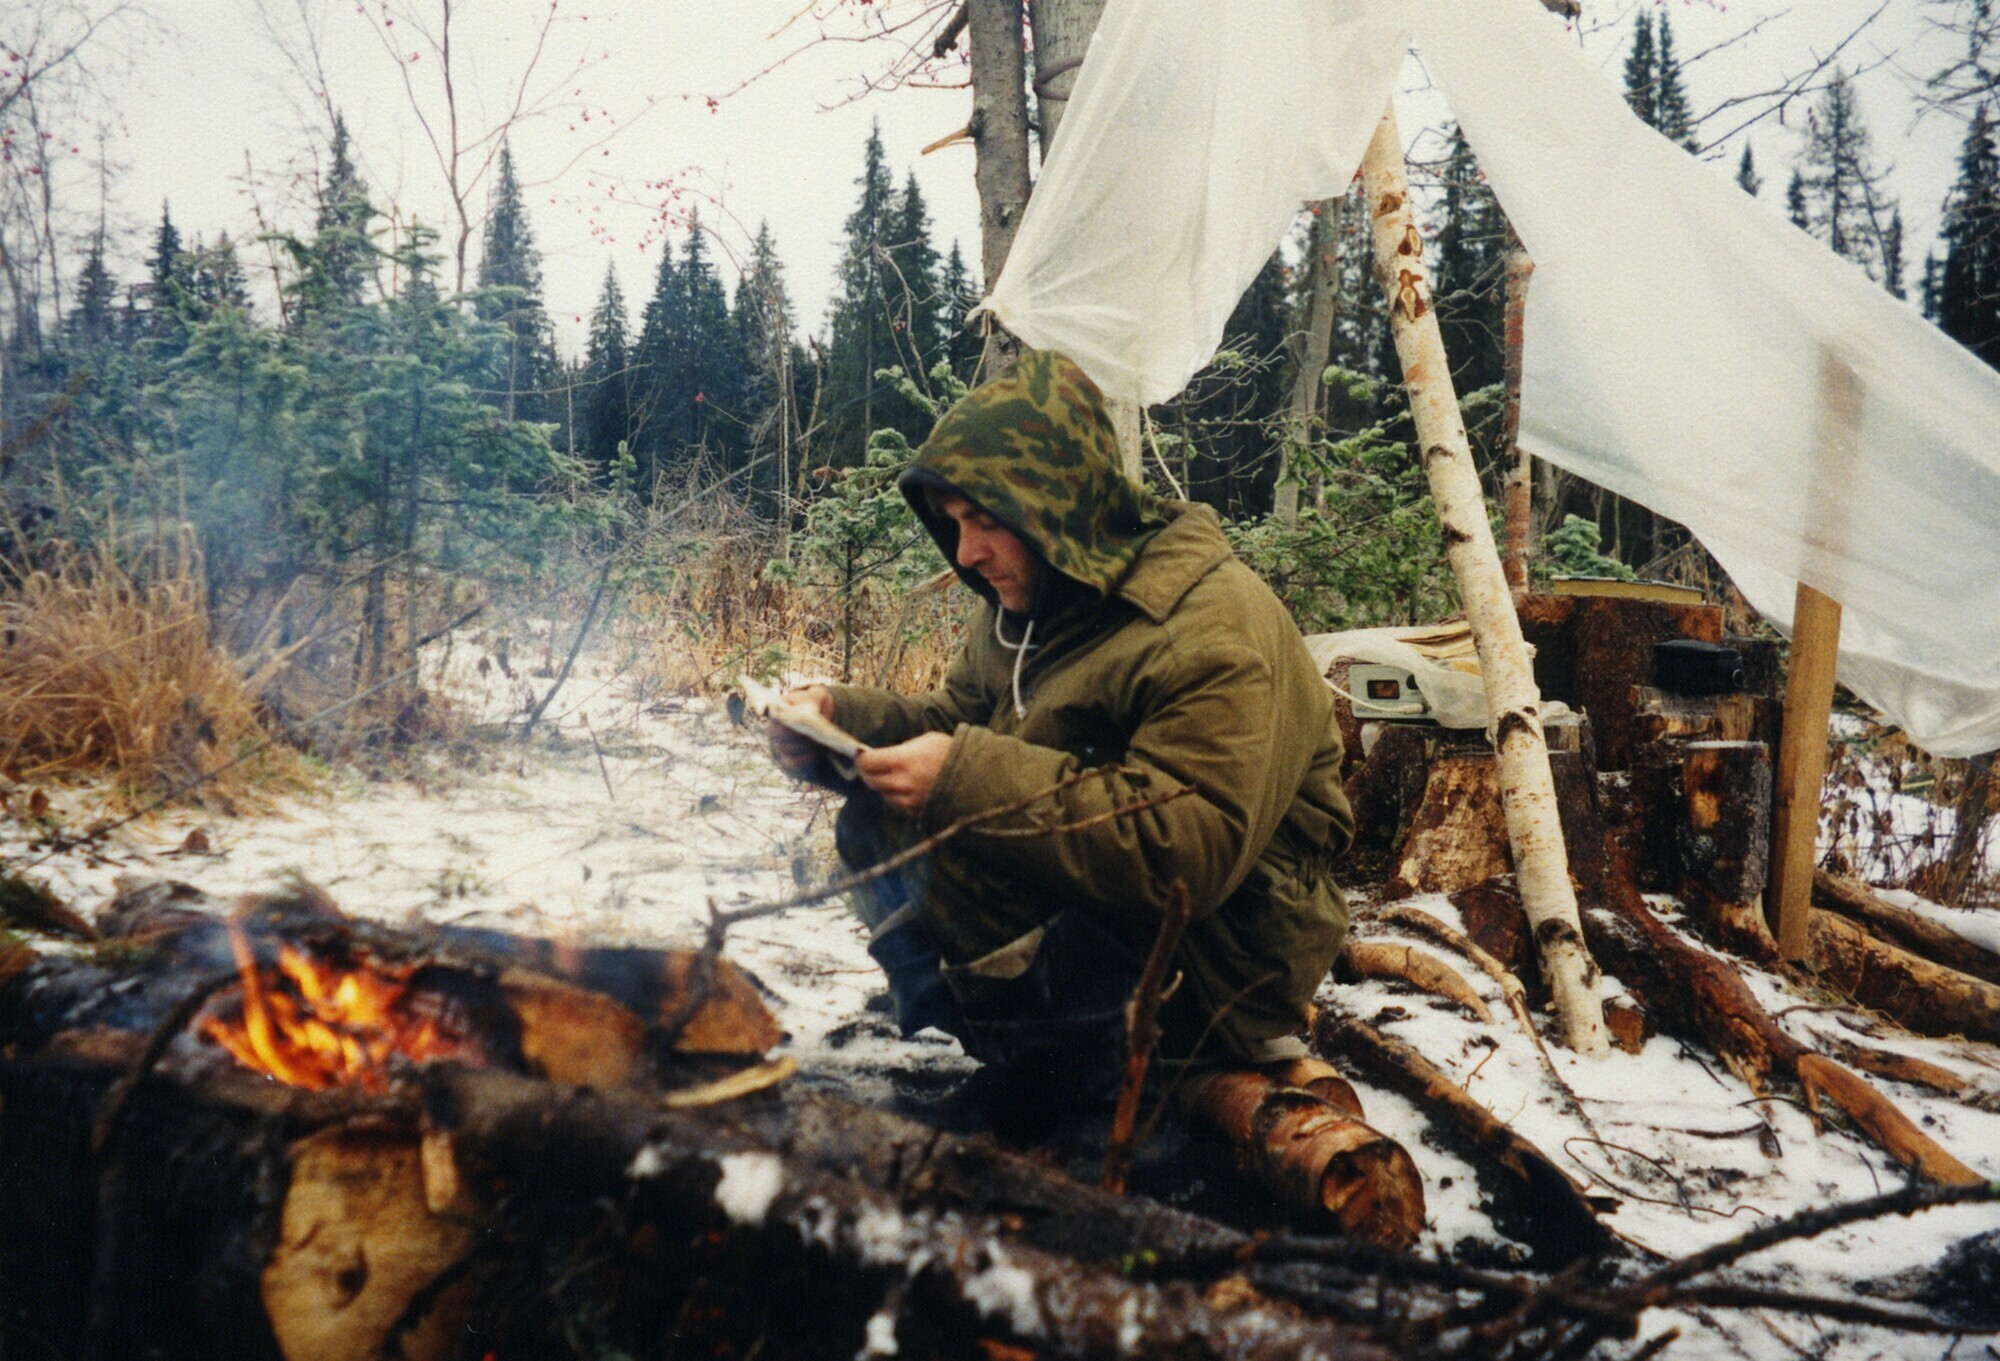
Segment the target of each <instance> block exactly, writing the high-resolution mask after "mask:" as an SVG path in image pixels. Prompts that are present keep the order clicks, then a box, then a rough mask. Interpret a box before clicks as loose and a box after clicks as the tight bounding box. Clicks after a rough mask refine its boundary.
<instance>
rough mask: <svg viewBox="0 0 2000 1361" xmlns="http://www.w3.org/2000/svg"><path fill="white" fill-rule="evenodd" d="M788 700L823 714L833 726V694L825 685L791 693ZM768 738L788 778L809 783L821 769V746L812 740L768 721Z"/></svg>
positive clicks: (766, 733)
mask: <svg viewBox="0 0 2000 1361" xmlns="http://www.w3.org/2000/svg"><path fill="white" fill-rule="evenodd" d="M785 698H786V699H788V700H790V701H791V702H792V703H793V704H796V705H799V706H800V707H801V708H805V709H817V710H819V712H820V714H821V715H822V716H823V717H825V718H826V719H827V720H828V721H829V722H831V721H832V719H833V691H831V690H829V689H827V688H826V687H825V686H824V685H808V686H807V687H805V689H803V690H787V691H786V692H785ZM764 735H765V736H766V737H769V738H770V739H771V755H772V756H773V757H775V758H776V759H777V762H778V765H779V767H780V768H781V769H782V770H784V772H785V773H786V774H788V775H792V776H794V777H796V778H798V779H801V780H809V779H811V778H812V777H813V775H814V773H815V772H816V771H817V770H818V769H819V756H820V746H819V743H817V742H815V741H813V740H812V739H811V738H810V737H804V736H801V735H800V734H798V733H795V732H793V731H792V730H791V729H790V728H788V727H786V726H785V725H784V724H782V723H780V722H778V721H777V720H776V719H766V720H765V722H764Z"/></svg>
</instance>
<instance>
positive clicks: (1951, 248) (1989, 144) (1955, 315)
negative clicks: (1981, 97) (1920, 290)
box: [1935, 104, 2000, 368]
mask: <svg viewBox="0 0 2000 1361" xmlns="http://www.w3.org/2000/svg"><path fill="white" fill-rule="evenodd" d="M1995 142H1996V134H1995V129H1994V117H1993V106H1992V105H1990V104H1981V105H1979V106H1977V107H1976V108H1974V110H1973V113H1972V121H1971V123H1970V124H1968V125H1967V127H1966V131H1965V141H1964V142H1963V143H1962V144H1961V145H1960V147H1959V153H1958V178H1957V179H1956V180H1955V181H1954V182H1953V183H1952V186H1951V192H1950V194H1949V195H1948V196H1947V197H1946V199H1945V210H1944V231H1943V233H1942V235H1943V237H1944V251H1945V253H1944V261H1943V263H1942V265H1941V266H1940V267H1939V269H1938V274H1937V290H1936V292H1937V298H1936V309H1935V311H1936V316H1937V321H1938V325H1939V326H1941V327H1943V328H1944V331H1945V334H1946V335H1949V336H1951V337H1952V338H1953V339H1954V340H1956V341H1958V342H1959V344H1961V345H1963V346H1965V347H1966V348H1967V349H1969V350H1971V351H1972V352H1973V353H1974V354H1976V355H1978V356H1979V357H1980V358H1981V359H1984V360H1985V361H1986V362H1987V363H1988V364H1991V365H1993V366H1994V367H1995V368H2000V151H1996V147H1995Z"/></svg>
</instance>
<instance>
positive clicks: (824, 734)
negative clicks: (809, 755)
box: [742, 676, 868, 761]
mask: <svg viewBox="0 0 2000 1361" xmlns="http://www.w3.org/2000/svg"><path fill="white" fill-rule="evenodd" d="M742 682H743V702H744V703H745V704H747V705H748V706H749V708H750V712H751V713H753V714H755V715H757V717H759V718H763V719H769V720H770V721H771V722H773V723H778V724H781V725H783V726H784V727H787V728H790V729H791V730H792V731H793V732H795V733H797V734H798V735H799V736H801V737H805V738H809V739H811V740H812V741H814V742H817V743H818V744H819V745H820V746H822V747H825V748H826V749H827V750H828V751H830V752H832V753H833V754H834V755H835V756H838V757H840V758H841V759H842V760H845V761H852V760H853V759H854V758H855V757H856V756H859V755H860V754H861V753H862V752H864V751H866V750H868V744H867V743H865V742H863V741H862V740H861V739H859V738H858V737H856V736H855V735H854V734H853V733H850V732H848V731H847V730H846V729H845V728H843V727H841V726H840V725H839V724H837V723H835V722H834V721H833V720H832V719H830V718H828V717H827V716H826V715H825V714H822V713H821V712H820V711H819V710H817V709H809V708H807V707H806V706H805V705H803V704H794V703H792V701H790V700H788V699H786V698H785V695H784V692H783V691H782V690H780V689H778V688H777V687H776V686H775V685H765V684H764V683H763V682H761V681H758V680H754V679H752V678H751V677H749V676H745V677H743V678H742Z"/></svg>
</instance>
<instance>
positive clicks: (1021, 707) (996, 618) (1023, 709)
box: [993, 605, 1035, 718]
mask: <svg viewBox="0 0 2000 1361" xmlns="http://www.w3.org/2000/svg"><path fill="white" fill-rule="evenodd" d="M1004 613H1006V611H1004V610H1002V609H1001V608H1000V607H999V606H997V605H996V606H994V608H993V638H994V641H995V642H997V643H999V644H1000V646H1002V647H1006V648H1012V649H1013V650H1014V717H1016V718H1026V717H1027V716H1028V706H1027V705H1025V704H1023V703H1022V702H1021V666H1022V664H1023V663H1024V662H1026V661H1027V660H1028V648H1029V646H1030V644H1029V642H1028V640H1029V639H1030V638H1032V637H1034V636H1035V621H1034V620H1032V619H1030V620H1029V621H1028V626H1027V627H1026V628H1024V629H1022V630H1021V641H1020V642H1018V643H1010V642H1008V641H1007V635H1006V634H1004V633H1002V632H1001V631H1000V616H1001V615H1002V614H1004Z"/></svg>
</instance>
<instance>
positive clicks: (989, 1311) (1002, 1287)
mask: <svg viewBox="0 0 2000 1361" xmlns="http://www.w3.org/2000/svg"><path fill="white" fill-rule="evenodd" d="M986 1255H987V1257H988V1258H989V1259H990V1260H991V1261H992V1265H991V1266H989V1267H987V1268H986V1269H985V1270H984V1271H980V1272H975V1273H974V1274H973V1275H971V1276H969V1277H968V1278H967V1279H966V1282H965V1300H966V1303H968V1304H970V1305H972V1306H973V1307H974V1308H975V1309H977V1310H979V1312H980V1313H982V1314H985V1315H986V1316H987V1317H989V1318H1003V1319H1005V1320H1006V1321H1007V1326H1008V1327H1010V1328H1012V1329H1013V1330H1014V1331H1015V1333H1016V1334H1018V1335H1019V1336H1022V1337H1035V1336H1038V1335H1039V1334H1040V1333H1041V1331H1042V1310H1041V1305H1040V1304H1039V1303H1038V1302H1037V1301H1036V1299H1035V1278H1034V1276H1033V1274H1032V1273H1030V1272H1029V1271H1028V1270H1027V1269H1026V1268H1025V1267H1020V1266H1016V1265H1015V1264H1014V1263H1012V1262H1010V1261H1008V1260H1007V1252H1006V1249H1004V1248H1002V1247H1001V1246H1000V1245H999V1244H998V1243H989V1244H987V1247H986Z"/></svg>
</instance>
